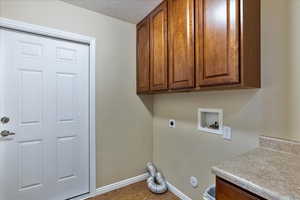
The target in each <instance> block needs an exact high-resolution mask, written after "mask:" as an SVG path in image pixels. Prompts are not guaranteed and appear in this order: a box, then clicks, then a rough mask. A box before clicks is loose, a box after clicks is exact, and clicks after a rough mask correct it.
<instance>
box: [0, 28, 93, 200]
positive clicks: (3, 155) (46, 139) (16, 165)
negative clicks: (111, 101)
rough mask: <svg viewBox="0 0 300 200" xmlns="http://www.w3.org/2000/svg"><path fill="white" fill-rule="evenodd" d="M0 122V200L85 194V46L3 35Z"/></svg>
mask: <svg viewBox="0 0 300 200" xmlns="http://www.w3.org/2000/svg"><path fill="white" fill-rule="evenodd" d="M4 117H8V118H9V122H7V123H6V122H5V118H4ZM0 118H2V119H3V122H1V123H0V132H2V134H0V200H63V199H69V198H71V197H75V196H78V195H82V194H84V193H88V192H89V46H88V45H84V44H79V43H74V42H70V41H64V40H58V39H54V38H47V37H43V36H38V35H33V34H28V33H22V32H17V31H12V30H4V29H0ZM5 131H9V134H12V135H9V136H6V137H5V135H6V134H7V133H8V132H5ZM13 133H15V135H13Z"/></svg>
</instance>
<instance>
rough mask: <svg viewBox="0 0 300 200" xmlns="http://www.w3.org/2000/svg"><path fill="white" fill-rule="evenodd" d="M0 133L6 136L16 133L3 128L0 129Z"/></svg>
mask: <svg viewBox="0 0 300 200" xmlns="http://www.w3.org/2000/svg"><path fill="white" fill-rule="evenodd" d="M0 135H1V136H2V137H7V136H10V135H16V134H15V133H13V132H10V131H6V130H4V131H1V132H0Z"/></svg>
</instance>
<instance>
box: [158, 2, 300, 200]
mask: <svg viewBox="0 0 300 200" xmlns="http://www.w3.org/2000/svg"><path fill="white" fill-rule="evenodd" d="M296 1H297V4H298V5H299V2H298V1H299V0H295V2H296ZM295 16H296V14H295ZM297 16H298V18H296V17H294V23H299V20H298V19H299V17H300V15H299V13H298V14H297ZM296 20H297V22H296ZM287 28H288V3H287V0H262V85H263V88H262V89H260V90H240V91H217V92H202V93H188V94H167V95H156V96H155V97H154V161H155V162H156V164H157V165H158V166H159V167H160V168H161V169H162V170H163V172H164V174H165V175H166V177H167V179H168V180H169V181H170V182H171V183H173V184H174V185H175V186H176V187H178V188H179V189H180V190H181V191H183V192H184V193H185V194H187V195H188V196H190V197H191V198H192V199H200V198H201V196H200V195H201V193H202V192H203V191H204V189H205V187H207V186H208V184H209V183H213V182H214V176H213V175H212V174H211V173H210V168H211V166H212V165H215V164H217V163H218V162H220V161H222V160H224V159H228V158H231V157H233V156H235V155H238V154H241V153H243V152H246V151H248V150H250V149H253V148H255V147H256V146H257V145H258V136H259V135H269V136H275V137H284V138H290V137H291V136H290V135H289V134H288V118H287V117H288V115H287V113H288V112H287V109H288V99H289V98H288V97H287V94H288V79H289V74H288V73H289V72H288V70H287V68H288V67H289V66H288V31H287ZM297 31H298V32H297V34H296V32H295V35H294V38H296V37H297V40H298V41H299V39H298V37H299V26H298V29H297ZM293 42H295V40H293ZM298 44H299V42H298ZM294 48H295V49H298V52H297V53H296V52H295V53H294V57H295V60H296V59H298V60H297V63H295V66H294V70H297V71H298V74H300V71H299V45H294ZM297 64H298V65H297ZM298 74H295V75H294V76H295V81H297V80H296V78H298V76H299V75H298ZM296 87H298V91H299V92H297V95H299V97H298V100H297V102H295V104H296V103H297V105H299V100H300V88H299V81H298V85H297V86H296ZM197 108H222V109H223V110H224V120H225V124H226V125H229V126H230V127H232V134H233V136H232V141H225V140H223V139H222V137H220V136H217V135H213V134H209V133H204V132H200V131H198V130H197V129H196V127H197ZM295 115H296V116H297V115H298V116H297V117H298V118H297V119H298V120H297V123H298V124H299V122H298V121H299V117H300V112H297V113H295ZM173 118H174V119H176V120H177V127H176V129H170V128H168V119H173ZM190 176H196V177H197V178H198V179H199V183H200V185H199V187H198V188H197V189H193V188H192V187H191V186H190V184H189V177H190Z"/></svg>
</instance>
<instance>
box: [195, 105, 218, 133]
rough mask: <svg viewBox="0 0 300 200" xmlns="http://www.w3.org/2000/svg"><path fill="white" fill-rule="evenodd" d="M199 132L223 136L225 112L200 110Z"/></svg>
mask: <svg viewBox="0 0 300 200" xmlns="http://www.w3.org/2000/svg"><path fill="white" fill-rule="evenodd" d="M198 130H200V131H204V132H208V133H214V134H218V135H223V110H222V109H207V108H199V109H198Z"/></svg>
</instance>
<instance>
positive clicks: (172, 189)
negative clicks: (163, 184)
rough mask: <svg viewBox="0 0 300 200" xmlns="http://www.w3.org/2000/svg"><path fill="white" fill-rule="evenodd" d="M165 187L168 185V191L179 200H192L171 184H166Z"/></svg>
mask: <svg viewBox="0 0 300 200" xmlns="http://www.w3.org/2000/svg"><path fill="white" fill-rule="evenodd" d="M167 185H168V188H169V191H170V192H172V193H173V194H175V195H176V196H177V197H178V198H180V199H181V200H192V199H191V198H190V197H188V196H187V195H185V194H183V193H182V192H181V191H180V190H178V189H177V188H176V187H175V186H174V185H172V184H171V183H169V182H167Z"/></svg>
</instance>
